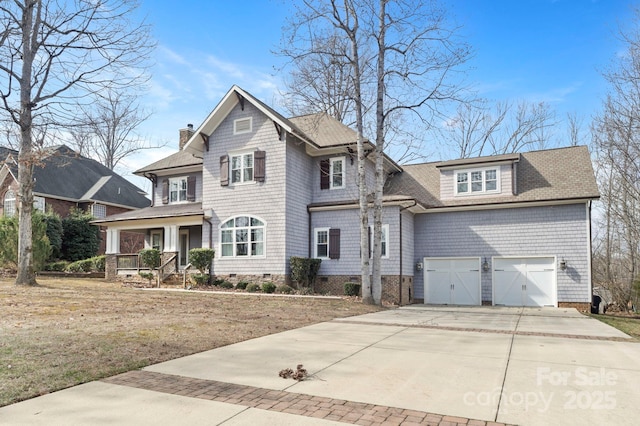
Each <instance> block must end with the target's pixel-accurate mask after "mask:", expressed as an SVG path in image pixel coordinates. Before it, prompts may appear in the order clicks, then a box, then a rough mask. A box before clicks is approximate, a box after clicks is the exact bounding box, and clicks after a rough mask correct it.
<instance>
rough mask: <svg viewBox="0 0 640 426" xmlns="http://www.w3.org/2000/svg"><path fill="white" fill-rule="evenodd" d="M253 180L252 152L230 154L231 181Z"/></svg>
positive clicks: (243, 181)
mask: <svg viewBox="0 0 640 426" xmlns="http://www.w3.org/2000/svg"><path fill="white" fill-rule="evenodd" d="M251 181H253V152H249V153H245V154H237V155H231V183H245V182H251Z"/></svg>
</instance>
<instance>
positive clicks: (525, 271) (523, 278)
mask: <svg viewBox="0 0 640 426" xmlns="http://www.w3.org/2000/svg"><path fill="white" fill-rule="evenodd" d="M493 265H494V274H493V303H494V304H495V305H505V306H555V300H556V285H555V273H556V272H555V258H553V257H530V258H526V257H525V258H495V259H494V260H493Z"/></svg>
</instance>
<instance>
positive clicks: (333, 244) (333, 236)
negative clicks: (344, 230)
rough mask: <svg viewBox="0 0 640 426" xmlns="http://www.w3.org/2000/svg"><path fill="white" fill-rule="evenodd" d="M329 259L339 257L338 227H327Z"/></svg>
mask: <svg viewBox="0 0 640 426" xmlns="http://www.w3.org/2000/svg"><path fill="white" fill-rule="evenodd" d="M329 259H340V229H336V228H331V229H329Z"/></svg>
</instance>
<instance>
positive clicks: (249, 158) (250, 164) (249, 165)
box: [244, 154, 253, 168]
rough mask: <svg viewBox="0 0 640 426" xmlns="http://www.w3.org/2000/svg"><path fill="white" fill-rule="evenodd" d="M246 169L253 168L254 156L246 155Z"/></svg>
mask: <svg viewBox="0 0 640 426" xmlns="http://www.w3.org/2000/svg"><path fill="white" fill-rule="evenodd" d="M244 167H245V168H252V167H253V154H245V156H244Z"/></svg>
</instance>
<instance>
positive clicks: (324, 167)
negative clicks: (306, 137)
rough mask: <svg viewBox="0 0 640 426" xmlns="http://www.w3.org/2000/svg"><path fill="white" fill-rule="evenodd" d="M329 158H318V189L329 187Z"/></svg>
mask: <svg viewBox="0 0 640 426" xmlns="http://www.w3.org/2000/svg"><path fill="white" fill-rule="evenodd" d="M330 167H331V164H330V163H329V160H320V189H329V168H330Z"/></svg>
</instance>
